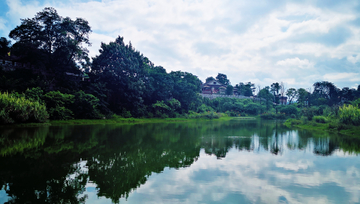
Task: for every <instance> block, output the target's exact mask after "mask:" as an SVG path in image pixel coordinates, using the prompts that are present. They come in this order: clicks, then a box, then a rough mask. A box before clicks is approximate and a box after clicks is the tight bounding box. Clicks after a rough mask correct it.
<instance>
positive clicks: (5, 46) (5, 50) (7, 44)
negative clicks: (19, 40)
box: [0, 37, 11, 56]
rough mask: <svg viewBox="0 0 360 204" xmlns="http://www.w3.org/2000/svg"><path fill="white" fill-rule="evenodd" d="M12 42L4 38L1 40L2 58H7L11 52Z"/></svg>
mask: <svg viewBox="0 0 360 204" xmlns="http://www.w3.org/2000/svg"><path fill="white" fill-rule="evenodd" d="M10 45H11V42H10V41H9V40H7V39H6V38H4V37H1V38H0V56H6V55H7V54H8V53H9V52H10Z"/></svg>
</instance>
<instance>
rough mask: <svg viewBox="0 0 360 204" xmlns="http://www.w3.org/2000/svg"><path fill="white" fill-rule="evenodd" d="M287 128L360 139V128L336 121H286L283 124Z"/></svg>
mask: <svg viewBox="0 0 360 204" xmlns="http://www.w3.org/2000/svg"><path fill="white" fill-rule="evenodd" d="M284 124H285V125H286V126H288V127H298V128H302V129H307V130H313V131H329V132H337V133H340V134H342V135H348V136H357V137H360V126H355V125H347V124H343V123H340V122H339V121H338V120H325V121H316V120H304V119H288V120H286V121H285V123H284Z"/></svg>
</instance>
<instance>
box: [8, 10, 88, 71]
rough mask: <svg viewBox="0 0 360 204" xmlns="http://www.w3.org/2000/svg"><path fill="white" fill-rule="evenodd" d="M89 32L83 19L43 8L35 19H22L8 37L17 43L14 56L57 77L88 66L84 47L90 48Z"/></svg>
mask: <svg viewBox="0 0 360 204" xmlns="http://www.w3.org/2000/svg"><path fill="white" fill-rule="evenodd" d="M90 32H91V28H90V26H89V24H88V22H87V21H86V20H84V19H81V18H77V19H76V20H71V19H70V18H69V17H66V18H63V17H61V16H60V15H59V14H58V13H57V11H56V10H55V9H54V8H51V7H46V8H45V9H44V10H43V11H41V12H38V13H37V14H36V15H35V17H34V18H31V19H30V18H26V19H21V25H20V26H17V27H16V28H15V29H13V30H12V31H11V32H10V34H9V36H10V38H12V39H14V40H15V41H16V43H15V44H14V46H13V47H14V52H15V54H16V55H18V56H23V57H24V58H26V60H29V61H30V62H32V63H34V64H35V65H43V66H44V67H46V68H47V69H48V70H50V71H53V72H56V74H57V73H59V71H62V73H63V72H64V71H67V70H74V69H75V70H76V69H79V68H82V67H81V65H83V66H84V65H85V64H86V63H88V61H89V58H88V55H87V54H88V50H87V49H86V48H84V47H83V44H86V45H90V41H89V34H90ZM60 73H61V72H60ZM57 77H58V76H57Z"/></svg>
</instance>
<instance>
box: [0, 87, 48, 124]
mask: <svg viewBox="0 0 360 204" xmlns="http://www.w3.org/2000/svg"><path fill="white" fill-rule="evenodd" d="M16 95H18V94H16ZM0 109H1V111H0V123H2V124H9V123H26V122H45V121H46V120H47V119H48V118H49V114H48V112H47V111H46V107H45V106H44V105H42V104H40V103H39V102H37V101H30V100H27V99H25V97H24V96H21V97H16V96H15V95H13V94H8V93H0Z"/></svg>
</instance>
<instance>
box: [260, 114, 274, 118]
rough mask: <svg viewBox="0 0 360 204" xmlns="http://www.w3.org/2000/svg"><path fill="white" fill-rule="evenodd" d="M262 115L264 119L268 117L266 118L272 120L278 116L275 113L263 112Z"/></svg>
mask: <svg viewBox="0 0 360 204" xmlns="http://www.w3.org/2000/svg"><path fill="white" fill-rule="evenodd" d="M260 117H261V118H262V119H266V120H272V119H275V118H276V115H275V114H274V113H263V114H261V115H260Z"/></svg>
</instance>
